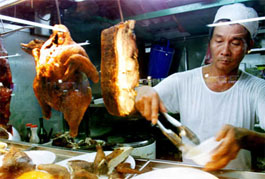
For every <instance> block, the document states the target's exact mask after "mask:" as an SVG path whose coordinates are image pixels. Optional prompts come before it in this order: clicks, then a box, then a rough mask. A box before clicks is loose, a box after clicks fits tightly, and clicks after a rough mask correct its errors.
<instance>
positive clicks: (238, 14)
mask: <svg viewBox="0 0 265 179" xmlns="http://www.w3.org/2000/svg"><path fill="white" fill-rule="evenodd" d="M256 17H258V14H257V12H256V11H255V10H254V9H253V8H251V7H246V6H245V5H244V4H242V3H236V4H231V5H226V6H222V7H220V8H219V9H218V11H217V13H216V15H215V18H214V21H213V22H214V23H216V22H217V21H219V20H221V19H229V20H231V21H237V20H243V19H250V18H256ZM239 24H241V25H243V26H244V27H245V28H246V29H247V30H248V31H249V32H250V35H251V38H254V37H255V36H256V34H257V31H258V27H259V22H258V21H252V22H242V23H241V22H240V23H239Z"/></svg>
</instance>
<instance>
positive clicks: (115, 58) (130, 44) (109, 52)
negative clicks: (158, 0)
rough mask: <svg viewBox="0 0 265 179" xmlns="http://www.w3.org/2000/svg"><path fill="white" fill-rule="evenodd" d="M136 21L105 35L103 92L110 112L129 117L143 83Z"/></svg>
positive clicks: (102, 57) (124, 24) (103, 44)
mask: <svg viewBox="0 0 265 179" xmlns="http://www.w3.org/2000/svg"><path fill="white" fill-rule="evenodd" d="M134 26H135V21H134V20H128V21H126V22H121V23H119V24H117V25H115V26H112V27H110V28H108V29H105V30H103V31H102V33H101V90H102V97H103V100H104V103H105V106H106V108H107V110H108V112H109V113H110V114H112V115H115V116H127V115H130V114H133V113H134V112H135V111H136V110H135V102H134V101H135V97H136V92H135V90H134V88H135V87H136V86H137V85H138V81H139V65H138V61H137V57H138V49H137V46H136V36H135V34H134V33H133V29H134Z"/></svg>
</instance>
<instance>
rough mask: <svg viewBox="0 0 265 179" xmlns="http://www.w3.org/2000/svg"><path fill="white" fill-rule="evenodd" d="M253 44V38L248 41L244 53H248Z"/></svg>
mask: <svg viewBox="0 0 265 179" xmlns="http://www.w3.org/2000/svg"><path fill="white" fill-rule="evenodd" d="M253 46H254V40H252V39H251V40H250V42H249V45H248V48H247V52H246V53H249V51H250V49H252V47H253Z"/></svg>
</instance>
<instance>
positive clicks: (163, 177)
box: [133, 167, 218, 179]
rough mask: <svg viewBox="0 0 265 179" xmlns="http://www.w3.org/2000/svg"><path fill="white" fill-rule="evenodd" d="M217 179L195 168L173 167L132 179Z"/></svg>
mask: <svg viewBox="0 0 265 179" xmlns="http://www.w3.org/2000/svg"><path fill="white" fill-rule="evenodd" d="M150 178H155V179H171V178H172V179H176V178H178V179H218V178H217V177H215V176H214V175H212V174H210V173H207V172H204V171H202V170H199V169H195V168H187V167H174V168H166V169H158V170H154V171H151V172H147V173H144V174H141V175H138V176H136V177H134V178H133V179H150Z"/></svg>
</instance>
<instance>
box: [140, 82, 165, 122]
mask: <svg viewBox="0 0 265 179" xmlns="http://www.w3.org/2000/svg"><path fill="white" fill-rule="evenodd" d="M136 91H137V96H136V99H135V103H136V109H137V110H138V111H139V112H140V113H141V115H142V116H143V117H145V118H146V119H147V120H149V121H152V124H156V122H157V120H158V112H159V111H161V112H166V111H167V110H166V107H165V106H164V104H163V102H162V101H161V100H160V98H159V96H158V94H157V92H156V91H155V90H154V89H153V88H152V87H150V86H142V87H139V88H137V89H136Z"/></svg>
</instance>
